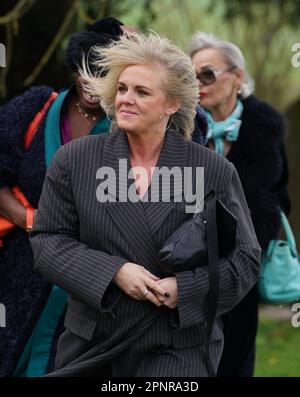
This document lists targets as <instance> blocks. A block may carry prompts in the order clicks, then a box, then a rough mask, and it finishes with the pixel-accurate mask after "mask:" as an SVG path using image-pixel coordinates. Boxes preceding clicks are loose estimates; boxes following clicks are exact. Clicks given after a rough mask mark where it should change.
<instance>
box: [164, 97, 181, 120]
mask: <svg viewBox="0 0 300 397" xmlns="http://www.w3.org/2000/svg"><path fill="white" fill-rule="evenodd" d="M180 107H181V99H180V98H179V97H173V98H171V99H170V100H169V106H168V107H167V110H166V114H167V115H168V116H170V115H171V114H174V113H176V112H177V110H178V109H180Z"/></svg>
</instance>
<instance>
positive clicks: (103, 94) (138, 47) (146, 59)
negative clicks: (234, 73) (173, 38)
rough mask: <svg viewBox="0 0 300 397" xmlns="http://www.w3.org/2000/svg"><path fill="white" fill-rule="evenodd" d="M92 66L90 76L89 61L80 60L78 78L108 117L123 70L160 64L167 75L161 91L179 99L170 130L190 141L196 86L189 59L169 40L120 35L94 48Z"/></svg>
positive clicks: (154, 36) (152, 35)
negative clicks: (82, 81)
mask: <svg viewBox="0 0 300 397" xmlns="http://www.w3.org/2000/svg"><path fill="white" fill-rule="evenodd" d="M92 52H93V57H95V61H94V63H95V66H96V67H97V68H98V70H99V73H98V74H97V75H96V76H95V75H92V74H91V73H90V71H89V68H88V62H87V61H86V60H83V64H82V68H81V70H80V75H81V77H82V79H83V80H84V81H85V82H86V83H85V85H84V88H85V90H87V91H88V92H89V93H90V94H91V95H94V96H98V97H99V98H101V100H100V102H101V106H102V107H103V109H105V111H106V112H107V114H109V115H110V116H113V117H114V116H115V114H114V102H115V97H116V94H117V83H118V79H119V76H120V74H121V73H122V71H123V70H124V69H125V68H126V67H127V66H130V65H153V64H159V65H162V66H163V67H164V68H165V70H166V73H163V75H164V76H165V77H163V78H162V80H163V81H162V89H163V90H164V92H165V93H166V95H167V97H169V98H174V97H175V98H179V100H180V103H181V106H180V108H179V109H178V110H177V111H176V113H174V114H173V115H172V117H171V118H170V120H169V122H170V124H169V128H170V129H171V130H173V131H176V132H179V133H181V134H182V135H183V136H184V137H185V138H186V139H190V138H191V134H192V132H193V130H194V117H195V107H196V104H197V102H198V95H199V93H198V84H197V80H196V75H195V70H194V67H193V64H192V61H191V59H190V58H189V57H188V56H187V55H186V54H185V53H184V52H183V51H181V50H180V49H179V48H178V47H176V46H175V45H174V44H173V43H171V42H170V41H169V40H168V39H166V38H163V37H160V36H159V35H157V34H156V33H152V32H151V33H149V34H147V35H144V34H139V33H134V34H132V33H131V34H130V35H123V36H122V37H121V38H120V40H119V41H117V42H114V43H112V44H111V45H110V46H109V47H105V48H103V47H97V46H96V47H93V48H92Z"/></svg>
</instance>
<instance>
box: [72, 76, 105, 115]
mask: <svg viewBox="0 0 300 397" xmlns="http://www.w3.org/2000/svg"><path fill="white" fill-rule="evenodd" d="M74 79H75V85H76V91H77V94H78V96H79V101H80V105H81V107H83V108H84V109H85V110H86V111H87V112H88V111H91V112H92V111H95V110H98V109H100V100H99V98H97V97H92V96H91V95H89V94H88V93H87V92H86V91H85V90H84V88H83V84H82V83H83V80H82V77H81V76H80V75H79V74H78V73H74Z"/></svg>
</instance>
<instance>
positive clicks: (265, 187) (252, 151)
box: [193, 95, 290, 249]
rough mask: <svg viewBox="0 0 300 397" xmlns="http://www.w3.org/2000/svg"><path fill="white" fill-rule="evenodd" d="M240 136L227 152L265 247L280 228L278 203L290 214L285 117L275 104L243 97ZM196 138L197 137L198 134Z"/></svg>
mask: <svg viewBox="0 0 300 397" xmlns="http://www.w3.org/2000/svg"><path fill="white" fill-rule="evenodd" d="M243 105H244V110H243V113H242V124H241V128H240V132H239V136H238V140H237V141H236V142H233V143H232V146H231V149H230V151H229V153H228V154H227V159H228V160H229V161H231V162H232V163H233V164H234V166H235V167H236V169H237V172H238V174H239V177H240V180H241V183H242V186H243V188H244V193H245V196H246V200H247V203H248V206H249V208H250V213H251V218H252V221H253V225H254V228H255V231H256V234H257V238H258V242H259V244H260V246H261V247H262V248H263V249H265V248H266V247H267V246H268V243H269V241H270V240H272V239H276V238H277V236H278V232H279V229H280V213H279V211H278V206H280V207H281V208H282V209H283V211H284V212H285V213H286V214H288V213H289V212H290V200H289V197H288V194H287V181H288V166H287V159H286V154H285V149H284V135H285V130H286V126H285V121H284V119H283V117H282V116H281V115H280V114H279V113H278V112H277V110H275V109H274V108H273V107H271V106H270V105H268V104H267V103H265V102H262V101H260V100H259V99H257V98H255V97H254V96H252V95H251V96H250V97H248V98H247V99H245V100H243ZM193 139H194V140H195V141H197V139H196V138H195V134H194V136H193Z"/></svg>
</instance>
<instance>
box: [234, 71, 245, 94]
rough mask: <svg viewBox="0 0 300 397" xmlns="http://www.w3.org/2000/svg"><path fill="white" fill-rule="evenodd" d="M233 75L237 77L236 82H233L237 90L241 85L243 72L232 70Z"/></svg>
mask: <svg viewBox="0 0 300 397" xmlns="http://www.w3.org/2000/svg"><path fill="white" fill-rule="evenodd" d="M234 73H235V75H236V76H237V78H236V81H235V82H236V86H237V88H238V89H239V88H240V86H241V84H242V82H243V78H244V76H245V71H244V70H243V69H239V68H237V69H235V70H234Z"/></svg>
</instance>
